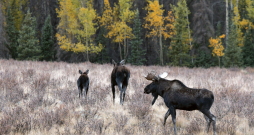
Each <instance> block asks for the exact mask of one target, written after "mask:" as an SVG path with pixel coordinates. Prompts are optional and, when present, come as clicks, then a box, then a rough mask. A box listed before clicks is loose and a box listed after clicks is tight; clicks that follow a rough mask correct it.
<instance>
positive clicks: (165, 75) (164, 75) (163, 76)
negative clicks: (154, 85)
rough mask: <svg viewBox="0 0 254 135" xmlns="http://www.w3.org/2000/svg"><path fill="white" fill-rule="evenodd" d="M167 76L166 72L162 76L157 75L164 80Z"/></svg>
mask: <svg viewBox="0 0 254 135" xmlns="http://www.w3.org/2000/svg"><path fill="white" fill-rule="evenodd" d="M167 76H168V73H167V72H164V73H162V74H160V75H159V78H165V77H167Z"/></svg>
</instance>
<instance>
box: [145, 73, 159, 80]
mask: <svg viewBox="0 0 254 135" xmlns="http://www.w3.org/2000/svg"><path fill="white" fill-rule="evenodd" d="M144 77H145V78H146V79H147V80H152V81H154V80H159V78H158V77H157V76H156V75H155V74H154V72H151V73H148V75H147V76H144Z"/></svg>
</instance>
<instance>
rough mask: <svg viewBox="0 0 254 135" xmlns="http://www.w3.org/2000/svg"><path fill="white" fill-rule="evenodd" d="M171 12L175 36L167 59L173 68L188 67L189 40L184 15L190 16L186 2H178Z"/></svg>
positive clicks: (181, 0) (182, 0) (183, 0)
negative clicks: (172, 12) (173, 16)
mask: <svg viewBox="0 0 254 135" xmlns="http://www.w3.org/2000/svg"><path fill="white" fill-rule="evenodd" d="M173 11H174V15H175V21H174V32H175V36H174V37H173V38H172V41H171V45H170V51H169V57H170V58H171V61H172V64H173V65H175V66H189V63H190V55H189V54H188V53H189V50H190V48H191V45H190V44H189V43H190V40H191V39H189V32H188V29H186V28H187V25H188V23H189V22H188V21H189V20H188V19H187V16H186V14H190V11H189V10H188V7H187V3H186V1H185V0H180V1H178V3H177V6H173ZM186 12H187V13H186Z"/></svg>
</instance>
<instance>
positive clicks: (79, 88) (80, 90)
mask: <svg viewBox="0 0 254 135" xmlns="http://www.w3.org/2000/svg"><path fill="white" fill-rule="evenodd" d="M78 90H79V93H78V97H79V98H80V95H81V93H82V88H81V87H78ZM81 96H82V95H81Z"/></svg>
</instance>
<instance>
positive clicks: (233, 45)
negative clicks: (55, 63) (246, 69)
mask: <svg viewBox="0 0 254 135" xmlns="http://www.w3.org/2000/svg"><path fill="white" fill-rule="evenodd" d="M235 31H236V26H235V25H234V24H232V25H231V29H230V32H229V38H228V44H227V47H226V49H225V55H224V57H223V63H224V66H225V67H234V66H238V67H240V66H241V65H242V54H241V51H242V49H241V47H239V46H238V44H239V40H238V38H237V33H236V32H235Z"/></svg>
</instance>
